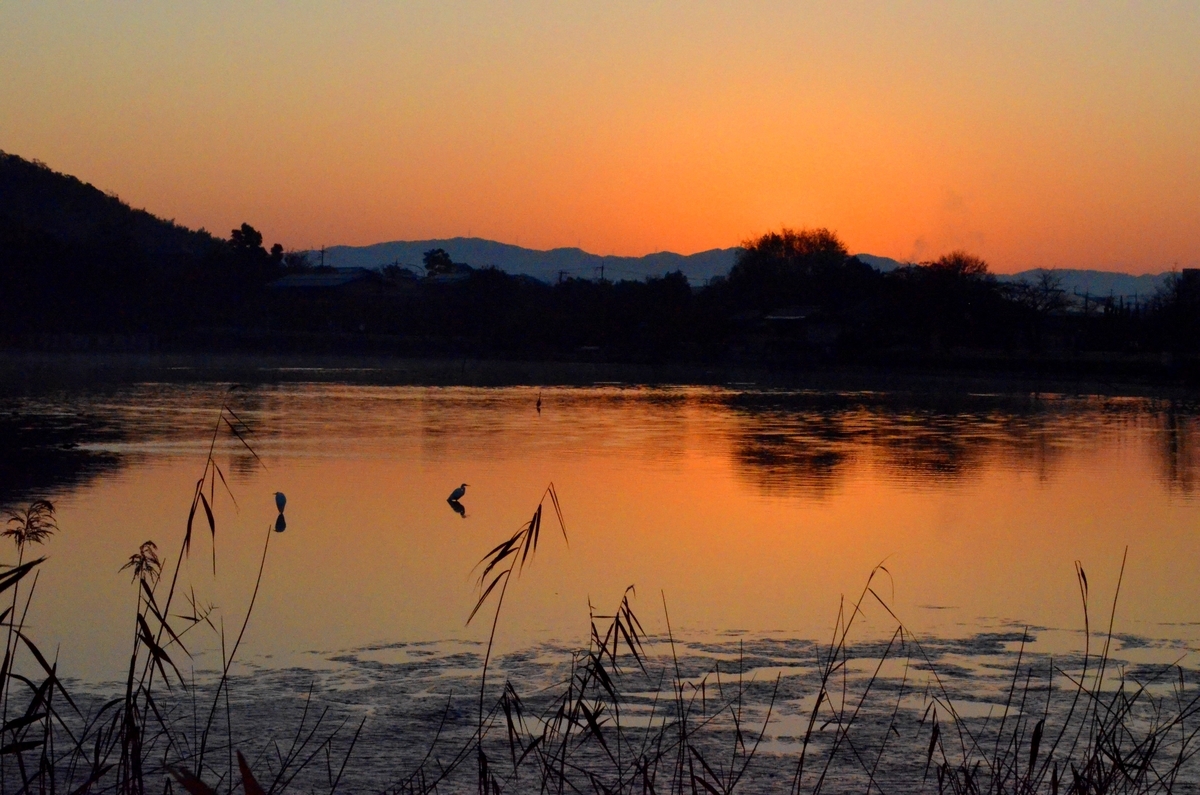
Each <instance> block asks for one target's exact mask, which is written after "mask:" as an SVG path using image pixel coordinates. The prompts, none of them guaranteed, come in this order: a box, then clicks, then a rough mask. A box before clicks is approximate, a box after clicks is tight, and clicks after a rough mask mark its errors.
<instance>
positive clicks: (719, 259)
mask: <svg viewBox="0 0 1200 795" xmlns="http://www.w3.org/2000/svg"><path fill="white" fill-rule="evenodd" d="M433 248H440V249H444V250H445V251H446V253H448V254H449V255H450V257H451V259H453V260H454V261H455V262H462V263H466V264H468V265H471V266H474V267H476V268H480V267H486V266H488V265H491V266H494V267H496V268H499V269H500V270H502V271H505V272H506V273H511V274H514V275H517V274H521V275H525V276H531V277H533V278H535V279H538V280H540V281H544V282H550V283H553V282H555V281H558V279H559V277H560V275H561V276H563V277H566V278H578V279H595V278H598V277H599V276H600V275H601V269H603V274H604V277H605V278H607V279H610V280H613V281H620V280H621V279H634V280H642V279H646V278H647V277H653V276H662V275H663V274H665V273H670V272H672V271H681V272H682V273H683V274H684V275H685V276H687V278H688V281H689V282H691V283H692V284H694V285H701V284H705V283H706V282H708V281H709V280H710V279H712V278H713V277H714V276H724V275H726V274H728V273H729V269H730V268H731V267H733V263H734V262H735V261H736V260H737V255H738V252H740V251H741V249H740V248H714V249H711V250H709V251H701V252H699V253H697V254H675V253H672V252H669V251H663V252H659V253H657V254H647V255H645V256H643V257H617V256H611V255H600V254H589V253H588V252H586V251H584V250H582V249H579V248H555V249H550V250H549V251H539V250H536V249H530V248H522V247H521V246H514V245H510V244H508V243H497V242H496V241H494V240H483V239H481V238H477V237H452V238H447V239H442V240H396V241H392V242H390V243H376V244H374V245H370V246H331V247H330V248H327V249H325V264H326V265H332V266H334V267H337V268H371V269H374V268H379V267H382V266H384V265H390V264H398V265H400V266H403V267H409V268H414V269H416V270H418V272H419V271H420V266H421V256H422V255H423V254H424V253H425V252H426V251H428V250H430V249H433ZM313 253H314V254H316V252H313ZM856 256H857V257H858V258H859V259H861V260H862V261H863V262H865V263H867V264H868V265H870V266H871V267H873V268H875V269H876V270H879V271H882V272H885V273H886V272H888V271H892V270H895V269H896V268H899V267H903V266H904V265H907V264H909V263H906V262H901V261H899V260H895V259H892V258H890V257H879V256H875V255H873V254H857V255H856ZM314 259H315V257H314ZM1040 273H1041V270H1040V269H1036V268H1035V269H1033V270H1027V271H1021V272H1020V273H1013V274H997V278H999V279H1000V280H1001V281H1007V282H1017V281H1027V282H1032V281H1033V280H1035V279H1037V278H1038V275H1039V274H1040ZM1054 273H1055V274H1056V275H1057V276H1058V277H1059V279H1060V280H1061V282H1062V286H1063V289H1065V290H1066V291H1067V292H1068V293H1074V294H1078V295H1084V294H1087V295H1092V296H1105V297H1107V296H1109V295H1112V296H1123V297H1125V298H1134V297H1138V298H1143V299H1144V298H1146V297H1148V296H1150V295H1153V294H1154V293H1155V291H1157V290H1158V288H1159V287H1160V286H1161V285H1162V284H1163V283H1164V282H1165V281H1166V279H1167V277H1168V276H1169V275H1170V273H1169V272H1165V273H1155V274H1145V275H1141V276H1135V275H1133V274H1129V273H1119V272H1116V271H1101V270H1082V269H1075V268H1059V269H1056V270H1055V271H1054Z"/></svg>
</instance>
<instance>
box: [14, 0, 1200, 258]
mask: <svg viewBox="0 0 1200 795" xmlns="http://www.w3.org/2000/svg"><path fill="white" fill-rule="evenodd" d="M1198 38H1200V17H1198V15H1197V13H1196V9H1195V7H1194V5H1192V4H1186V3H1181V4H1173V5H1160V6H1144V5H1130V6H1121V5H1117V4H1086V5H1074V6H1068V5H1063V4H1024V5H1014V6H996V5H995V4H986V3H974V2H962V3H954V4H942V3H931V2H916V3H908V4H893V5H891V6H884V5H882V4H871V5H869V6H857V5H855V4H833V5H827V6H823V7H822V6H813V5H811V4H775V3H765V4H758V5H753V6H745V5H743V4H728V5H724V6H722V5H718V4H709V5H699V4H687V5H685V6H670V5H654V6H647V5H644V4H634V5H623V4H601V5H598V6H575V5H571V4H553V5H542V4H537V3H532V2H514V3H506V4H503V5H500V4H490V3H468V4H450V3H446V4H441V3H439V4H421V3H406V4H396V5H388V4H374V5H367V4H361V5H355V6H353V7H346V6H345V5H344V4H336V5H328V6H320V5H316V6H308V7H299V6H296V5H294V4H285V5H278V6H264V5H261V4H260V5H251V6H247V5H245V4H221V3H208V4H200V5H196V4H192V5H180V4H172V3H165V4H157V5H155V6H152V7H145V6H119V5H118V6H114V5H111V4H95V5H87V6H77V7H72V8H71V9H70V10H69V11H65V10H62V9H60V8H57V7H56V6H53V5H50V4H14V3H8V4H2V5H0V69H2V70H3V72H4V74H5V75H6V76H7V77H8V79H7V80H5V81H3V82H2V83H0V147H2V148H3V149H5V150H7V151H13V152H16V153H18V154H22V155H24V156H27V157H36V158H40V159H43V160H45V161H46V162H48V163H49V164H50V165H52V166H53V167H55V168H58V169H60V170H64V171H67V172H70V173H74V174H78V175H79V176H81V177H82V178H83V179H85V180H87V181H91V182H93V183H94V184H96V185H98V186H99V187H101V188H103V189H106V190H113V191H116V192H117V193H119V194H120V195H121V196H122V197H124V198H125V199H127V200H129V201H131V202H132V203H134V204H135V205H137V206H145V207H147V208H149V209H150V210H152V211H154V212H156V213H158V214H161V215H163V216H165V217H171V218H175V219H177V220H179V221H180V222H181V223H186V224H189V225H193V226H205V227H207V228H209V229H211V230H214V231H216V232H218V233H221V234H224V233H225V230H228V229H229V228H231V227H233V226H235V225H236V224H238V223H241V222H242V221H250V222H251V223H253V224H255V225H256V226H258V227H259V228H260V229H263V230H264V231H265V233H266V236H267V239H268V241H275V240H280V241H282V242H283V243H285V244H286V245H288V246H293V247H304V246H319V245H321V244H335V243H350V244H367V243H374V242H379V241H381V240H391V239H424V238H432V237H450V236H456V235H474V236H478V237H488V238H493V239H498V240H502V241H505V242H511V243H519V244H523V245H526V246H531V247H537V248H550V247H554V246H574V245H581V246H583V247H584V248H586V249H588V250H592V251H596V252H598V253H618V254H642V253H646V252H648V251H656V250H661V249H672V250H678V251H682V252H692V251H697V250H702V249H707V248H713V247H725V246H731V245H735V244H737V243H738V242H740V241H741V240H742V239H744V238H746V237H748V236H751V235H754V234H757V233H760V232H763V231H765V230H767V229H768V228H774V227H777V226H778V225H779V224H789V225H793V226H805V225H808V226H812V225H821V226H828V227H830V228H833V229H836V230H837V231H838V232H839V233H840V234H841V235H842V236H843V237H844V238H845V239H846V241H847V242H848V244H849V245H850V247H851V248H852V249H853V250H856V251H867V252H872V253H875V254H880V255H887V256H892V257H898V258H908V257H916V258H930V257H934V256H937V255H938V254H941V253H944V252H945V251H946V250H948V249H950V248H953V247H959V246H962V247H967V248H969V249H971V250H974V251H976V252H978V253H980V254H982V255H983V256H985V257H986V258H988V259H989V260H990V261H991V262H992V263H993V265H994V266H995V267H996V268H997V269H998V270H1001V271H1014V270H1019V269H1022V268H1026V267H1036V266H1068V267H1102V268H1115V267H1125V268H1129V269H1131V270H1133V271H1137V272H1141V271H1159V270H1163V269H1167V268H1170V267H1171V266H1172V265H1173V264H1178V265H1180V266H1187V265H1195V264H1197V263H1200V248H1197V246H1198V245H1200V244H1198V243H1197V238H1196V235H1195V234H1194V231H1195V229H1196V228H1198V227H1200V215H1197V213H1200V160H1198V158H1200V154H1198V153H1200V139H1198V137H1197V136H1198V135H1200V133H1198V132H1197V131H1198V130H1200V99H1198V98H1200V84H1198V80H1200V62H1198V60H1197V59H1198V58H1200V55H1198V53H1200V50H1197V48H1196V47H1195V46H1194V44H1195V41H1196V40H1197V39H1198Z"/></svg>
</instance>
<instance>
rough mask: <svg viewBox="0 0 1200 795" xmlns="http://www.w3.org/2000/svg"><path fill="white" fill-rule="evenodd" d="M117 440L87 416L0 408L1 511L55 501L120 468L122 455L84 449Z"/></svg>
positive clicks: (113, 430)
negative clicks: (48, 499)
mask: <svg viewBox="0 0 1200 795" xmlns="http://www.w3.org/2000/svg"><path fill="white" fill-rule="evenodd" d="M119 435H120V434H119V431H118V430H117V429H116V428H115V427H113V426H111V425H108V424H106V423H104V422H102V421H100V420H98V419H96V418H94V417H90V416H87V415H83V414H75V413H66V412H62V411H47V412H39V411H30V410H29V409H28V408H27V407H22V408H21V409H20V410H17V409H15V408H0V508H7V507H11V506H15V505H20V504H24V503H26V502H29V501H30V500H33V499H39V498H46V497H49V498H53V497H54V496H55V495H57V494H60V493H62V492H65V491H68V490H71V489H74V488H77V487H79V486H81V485H83V484H84V483H87V482H88V481H90V480H92V479H93V478H96V477H98V476H99V475H101V474H103V473H105V472H108V471H111V470H114V469H116V468H117V467H119V466H120V465H121V460H120V458H119V457H118V456H116V455H115V454H112V453H99V452H94V451H91V450H87V449H80V445H85V444H88V443H90V442H98V441H106V440H113V439H115V438H119Z"/></svg>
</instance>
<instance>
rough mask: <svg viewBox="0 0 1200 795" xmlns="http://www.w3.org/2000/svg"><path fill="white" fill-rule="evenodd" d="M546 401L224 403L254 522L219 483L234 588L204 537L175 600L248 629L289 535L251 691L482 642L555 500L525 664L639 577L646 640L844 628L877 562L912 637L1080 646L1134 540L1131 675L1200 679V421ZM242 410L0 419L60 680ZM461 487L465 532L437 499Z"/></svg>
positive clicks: (596, 393) (164, 542)
mask: <svg viewBox="0 0 1200 795" xmlns="http://www.w3.org/2000/svg"><path fill="white" fill-rule="evenodd" d="M538 394H539V391H538V390H536V389H528V388H512V389H459V388H387V387H365V386H336V385H335V386H331V385H289V386H278V387H276V386H271V387H258V388H246V389H241V390H238V391H235V392H232V393H229V394H228V399H229V401H230V405H231V407H232V408H233V410H234V411H235V412H237V414H238V416H240V417H241V418H242V419H243V420H244V421H245V422H246V423H247V424H248V425H249V426H250V427H251V428H252V430H253V433H252V435H251V436H250V439H249V441H250V442H251V444H252V445H253V447H254V449H255V451H256V452H257V454H258V456H259V457H260V458H261V463H260V462H259V461H258V460H256V459H255V458H254V457H253V456H251V455H249V454H248V453H247V452H246V451H245V449H244V448H243V447H242V446H241V444H240V443H239V442H238V440H237V439H236V438H234V437H233V436H232V435H231V434H229V433H228V432H227V431H224V430H223V432H221V433H219V434H218V436H217V456H216V457H217V461H218V463H219V464H220V466H221V468H222V470H223V472H224V473H225V475H226V477H227V479H228V485H229V488H230V490H231V491H232V494H233V497H234V498H236V505H235V503H234V502H233V500H232V499H230V498H229V497H228V496H223V495H222V494H221V493H220V490H219V489H218V493H217V495H216V506H215V509H216V522H217V530H216V534H215V546H216V549H215V565H216V576H215V577H214V575H213V565H214V564H213V541H214V539H213V538H212V537H211V536H210V535H209V532H208V528H207V525H206V524H205V523H204V522H202V521H198V523H197V527H198V528H199V531H198V534H197V537H196V539H197V540H196V542H195V544H194V545H193V549H192V553H191V557H190V558H189V560H188V561H187V562H186V563H185V567H186V569H187V571H186V572H185V576H184V580H185V581H186V582H188V583H189V586H188V587H189V588H190V589H193V590H194V594H195V598H196V600H197V602H198V603H199V604H201V605H212V606H214V607H215V608H216V610H215V611H214V612H213V620H214V622H219V621H221V620H223V621H224V626H225V627H226V630H227V632H232V631H233V629H236V627H238V626H240V622H241V619H242V617H243V616H244V613H245V608H246V605H247V603H248V600H249V596H250V593H251V590H252V588H253V584H254V574H255V572H256V570H257V566H258V562H259V556H260V554H261V551H262V545H263V543H264V541H265V540H266V539H267V537H268V536H271V537H270V549H269V553H268V555H267V561H266V566H265V571H264V575H263V582H262V588H261V591H260V595H259V599H258V604H257V607H256V608H255V613H254V617H253V621H252V623H251V625H250V629H249V631H248V633H247V636H246V640H245V641H244V644H243V648H242V651H241V652H240V656H241V658H242V659H243V660H244V661H245V663H246V665H248V666H250V667H251V668H254V669H256V670H285V669H293V668H296V667H299V668H302V669H306V670H307V669H311V670H324V671H337V670H339V669H343V668H345V667H346V666H351V667H353V664H354V663H355V661H363V660H370V659H375V660H381V659H384V658H387V659H393V660H404V659H410V658H411V652H412V650H413V649H416V648H418V647H416V646H413V645H412V644H416V643H423V644H428V643H434V644H435V646H436V645H437V644H441V646H439V647H438V648H442V649H455V648H473V644H475V643H477V642H479V641H481V640H486V637H487V632H488V629H489V627H488V624H487V622H486V621H480V620H478V619H477V621H476V622H474V623H472V624H471V625H469V626H467V625H466V624H465V620H466V618H467V615H468V614H469V612H470V609H471V607H472V605H473V603H474V600H475V598H476V596H477V591H476V590H475V575H476V574H477V572H473V571H472V568H473V566H474V565H475V563H476V562H477V561H478V560H479V558H480V557H481V556H482V555H483V553H484V552H486V551H487V550H488V549H490V548H491V547H492V546H494V545H495V544H496V543H498V542H499V541H501V540H502V539H503V538H504V537H506V536H507V535H508V534H510V533H511V532H512V531H514V530H515V529H517V528H518V527H519V526H520V525H521V523H522V522H523V521H525V520H526V519H527V518H528V517H529V516H530V514H531V513H532V511H533V509H534V508H535V507H536V505H537V504H538V500H539V498H540V497H541V495H542V493H543V491H544V490H545V489H546V487H547V485H548V484H550V483H551V482H553V483H554V485H555V487H556V489H557V493H558V495H559V497H560V499H561V502H562V507H563V511H564V514H565V517H566V523H567V527H566V530H567V540H566V541H564V539H563V537H562V535H561V534H559V533H557V527H556V526H555V525H554V524H553V523H550V524H547V525H546V527H545V529H544V531H543V534H542V543H541V547H540V549H539V551H538V553H537V556H536V560H535V561H534V562H533V564H532V565H531V566H529V567H528V568H527V569H526V570H525V572H524V574H523V575H522V576H521V578H520V579H519V580H515V581H514V583H513V587H512V588H511V589H510V590H509V593H508V597H507V599H508V601H507V603H506V605H505V613H504V615H503V617H502V620H501V624H500V630H499V632H498V643H499V645H500V647H501V649H502V650H504V651H508V652H512V651H517V650H521V649H534V648H550V647H556V648H557V647H561V648H569V647H572V646H575V645H578V644H580V643H583V642H585V641H586V638H587V631H588V616H589V602H590V604H592V605H594V606H595V609H596V611H597V612H599V613H607V612H611V610H612V608H613V607H615V605H616V603H617V602H618V601H619V599H620V598H621V595H622V594H623V592H624V591H625V589H626V587H627V586H630V585H634V586H636V589H637V590H636V593H637V596H636V599H635V600H634V605H635V609H636V610H637V611H638V612H639V614H640V616H641V619H642V622H643V624H644V626H645V627H646V629H647V631H648V632H649V633H650V634H651V635H656V636H657V635H661V634H662V633H664V632H665V630H666V621H665V617H664V609H663V605H664V600H665V603H666V605H667V608H668V609H669V615H670V620H671V624H672V628H673V630H674V631H675V632H676V633H677V635H678V636H679V637H680V638H683V639H687V640H689V642H693V643H697V644H703V643H728V642H731V640H732V639H737V640H739V641H741V642H742V643H745V642H746V639H756V640H762V639H768V640H772V641H785V640H796V641H800V640H810V639H817V638H827V637H828V635H829V632H830V630H831V628H832V626H833V622H834V619H835V618H836V614H837V610H838V606H839V600H840V598H841V596H842V595H843V594H851V595H852V594H857V593H858V592H859V591H860V590H861V588H862V586H863V584H864V583H865V581H866V578H867V577H868V575H869V574H870V572H871V570H872V568H873V567H874V566H876V565H877V564H879V563H881V562H882V563H884V565H885V567H886V570H887V571H886V573H884V574H881V575H880V577H879V578H878V579H877V580H876V581H875V587H876V590H877V591H879V592H880V595H881V597H882V598H884V599H886V600H887V601H889V603H890V604H891V605H892V607H893V609H894V610H895V612H896V614H897V615H898V616H899V617H900V619H901V620H903V621H904V622H905V623H906V624H907V625H908V626H909V628H910V629H911V630H913V631H914V632H916V633H917V634H918V635H919V636H921V637H926V638H929V639H942V640H951V639H969V638H973V637H974V638H977V637H980V636H981V634H987V633H997V632H999V633H1005V632H1013V631H1016V632H1020V631H1021V629H1022V628H1024V627H1026V626H1028V627H1032V628H1034V630H1035V632H1034V636H1035V638H1036V642H1038V643H1041V644H1042V645H1043V646H1044V647H1045V649H1046V650H1049V651H1054V650H1055V649H1056V648H1058V647H1064V648H1074V647H1075V646H1076V645H1077V641H1078V637H1077V631H1078V630H1079V629H1080V628H1081V626H1082V612H1081V608H1080V598H1079V591H1078V587H1077V585H1076V581H1075V575H1074V569H1073V566H1074V562H1075V561H1076V560H1078V561H1080V562H1081V563H1082V565H1083V566H1084V568H1085V570H1086V572H1087V575H1088V578H1089V583H1090V589H1091V594H1092V601H1093V606H1092V609H1093V612H1094V614H1095V615H1096V616H1099V615H1101V614H1103V618H1104V619H1105V622H1106V620H1107V614H1108V611H1109V608H1110V600H1111V598H1112V596H1113V593H1114V589H1115V587H1116V584H1117V576H1118V572H1119V569H1120V565H1121V560H1122V555H1123V554H1124V551H1125V549H1126V547H1128V562H1127V564H1126V570H1125V576H1124V582H1123V584H1122V587H1121V593H1120V601H1119V604H1118V607H1117V613H1116V628H1117V630H1118V632H1120V633H1124V634H1125V635H1126V636H1128V638H1129V639H1130V640H1129V642H1127V643H1125V644H1124V645H1123V648H1125V650H1126V653H1127V656H1128V658H1129V659H1130V660H1140V661H1143V662H1148V661H1151V660H1159V661H1166V662H1170V661H1172V660H1174V659H1176V658H1183V659H1184V660H1185V663H1187V662H1189V661H1190V660H1191V659H1192V658H1191V656H1190V655H1191V653H1192V649H1193V648H1195V647H1196V643H1197V638H1198V636H1200V631H1198V628H1200V577H1197V576H1196V575H1197V564H1198V561H1200V533H1198V532H1197V531H1198V529H1200V510H1198V508H1200V506H1198V504H1197V501H1196V499H1195V497H1194V494H1195V491H1196V489H1197V488H1198V487H1200V453H1198V452H1197V449H1196V441H1195V440H1196V439H1197V435H1196V434H1197V431H1198V429H1200V424H1198V423H1197V416H1196V415H1195V414H1194V413H1193V412H1192V411H1191V410H1190V409H1189V408H1187V407H1182V406H1174V405H1171V404H1168V403H1163V402H1155V401H1150V400H1132V399H1106V398H1071V397H1056V396H1024V397H1018V398H1013V397H1000V396H982V395H981V396H969V397H958V398H953V399H952V398H938V397H930V396H925V397H913V396H892V395H885V394H826V393H778V392H756V391H739V390H728V389H707V388H704V389H701V388H672V389H635V388H620V387H596V388H589V389H576V388H572V389H547V390H543V391H542V392H541V396H542V403H543V409H542V412H541V413H540V414H539V413H538V412H537V411H536V410H535V401H536V399H537V396H538ZM226 397H227V395H226V387H225V386H224V385H211V386H178V385H142V386H137V387H130V388H126V389H121V390H118V391H106V392H96V393H91V394H70V395H54V396H49V397H40V398H24V399H21V400H17V401H9V402H8V403H6V404H4V406H3V412H2V414H0V417H2V418H3V419H4V421H5V422H7V423H8V425H9V426H13V427H17V426H20V427H21V428H24V430H23V431H20V432H19V433H18V432H16V431H13V432H9V437H11V438H12V439H17V440H18V441H15V442H10V443H9V444H10V446H12V447H13V449H12V450H11V451H10V455H9V458H10V459H16V462H17V463H16V465H15V466H10V468H9V469H10V471H12V472H14V473H18V474H15V475H13V478H10V484H9V485H8V486H6V487H5V489H6V490H5V491H3V492H0V498H2V499H4V500H7V501H8V502H9V503H14V502H17V501H19V500H21V499H26V498H28V497H32V496H43V495H48V496H50V497H52V498H53V499H54V500H55V501H56V504H57V505H58V506H59V524H60V527H61V532H60V533H59V534H58V535H57V536H55V537H54V538H53V539H52V540H51V541H50V542H49V543H48V545H47V552H48V553H49V555H50V560H49V562H48V563H47V564H46V565H45V567H44V570H43V572H42V574H41V579H40V581H39V583H38V586H37V588H38V594H37V598H36V599H35V602H34V607H33V609H32V610H31V613H30V618H29V621H30V622H31V624H32V625H33V626H34V628H35V632H36V633H37V636H38V637H40V638H41V639H42V640H43V642H44V644H45V645H48V646H50V647H52V648H53V647H55V646H57V647H58V649H59V651H58V654H59V667H60V670H61V671H63V672H65V673H66V674H67V675H69V676H72V677H75V678H78V679H82V680H86V681H93V682H103V681H114V680H117V679H119V678H120V676H121V674H122V667H123V666H124V665H127V664H128V657H127V654H128V644H129V633H130V631H131V622H130V618H131V610H132V606H133V605H134V601H135V592H134V590H133V588H132V586H131V585H130V583H129V579H128V577H127V576H125V575H123V574H120V573H118V569H119V568H120V567H121V565H122V563H123V562H124V561H125V560H126V559H127V557H128V556H129V555H130V554H131V553H132V552H133V551H135V550H136V548H137V546H138V545H139V544H140V543H141V542H142V541H145V540H147V539H150V540H154V541H155V542H156V543H157V544H158V546H159V549H160V550H161V551H162V552H163V553H164V557H167V558H169V559H171V560H172V561H173V560H174V556H175V554H176V552H177V550H178V548H179V543H180V540H181V538H182V534H183V529H184V526H185V521H186V518H187V510H188V506H189V504H190V500H191V494H192V489H193V486H194V483H195V480H196V478H198V477H199V475H200V473H201V471H202V470H203V466H204V460H205V455H206V453H207V450H208V445H209V443H210V439H211V434H212V428H213V424H214V422H215V421H216V419H217V417H218V412H219V409H220V406H221V404H222V401H224V400H225V399H226ZM22 433H23V434H24V436H22V435H21V434H22ZM30 438H37V439H41V440H47V439H48V440H50V441H51V443H52V448H53V449H50V450H46V449H37V446H36V445H34V444H32V443H30V442H29V439H30ZM21 440H24V441H21ZM18 470H19V472H18ZM462 482H466V483H468V484H470V486H469V488H468V491H467V496H466V497H465V498H464V500H463V504H464V505H465V507H466V513H465V516H460V515H459V514H458V513H456V512H455V511H453V510H451V508H450V507H449V506H448V505H447V503H446V499H445V498H446V496H447V494H449V492H450V491H451V490H452V489H453V488H454V487H456V486H457V485H458V484H459V483H462ZM275 491H283V492H285V493H286V494H287V497H288V504H287V520H288V529H287V531H286V532H284V533H282V534H271V533H269V531H268V528H269V527H270V526H271V525H272V523H273V522H274V519H275V514H276V512H275V507H274V500H273V498H272V494H273V493H274V492H275ZM867 619H868V621H867V622H866V623H865V625H864V632H865V633H866V636H870V633H871V632H873V631H878V632H884V631H887V627H888V626H889V622H888V620H887V616H886V615H884V614H883V611H882V610H880V609H874V610H869V611H868V615H867ZM1101 623H1104V622H1101ZM218 626H219V624H218ZM201 635H203V637H199V636H201ZM193 637H195V641H194V646H195V648H194V649H193V652H194V654H195V665H197V666H198V667H200V668H203V667H205V666H206V665H215V664H216V662H218V661H219V656H218V655H216V654H215V653H214V651H213V649H214V648H215V646H214V644H213V642H212V637H213V635H212V633H211V631H208V630H206V631H205V633H201V632H200V631H199V630H197V631H196V632H194V633H193ZM205 638H207V640H206V639H205ZM1134 638H1136V639H1138V640H1137V642H1133V640H1132V639H1134ZM1010 646H1011V644H1010ZM422 648H424V647H422ZM405 649H407V650H408V651H404V650H405ZM389 655H391V656H390V657H389ZM406 655H407V656H406ZM451 656H452V655H451ZM968 656H969V654H968ZM447 659H449V657H448V658H447ZM455 659H459V658H455Z"/></svg>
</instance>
